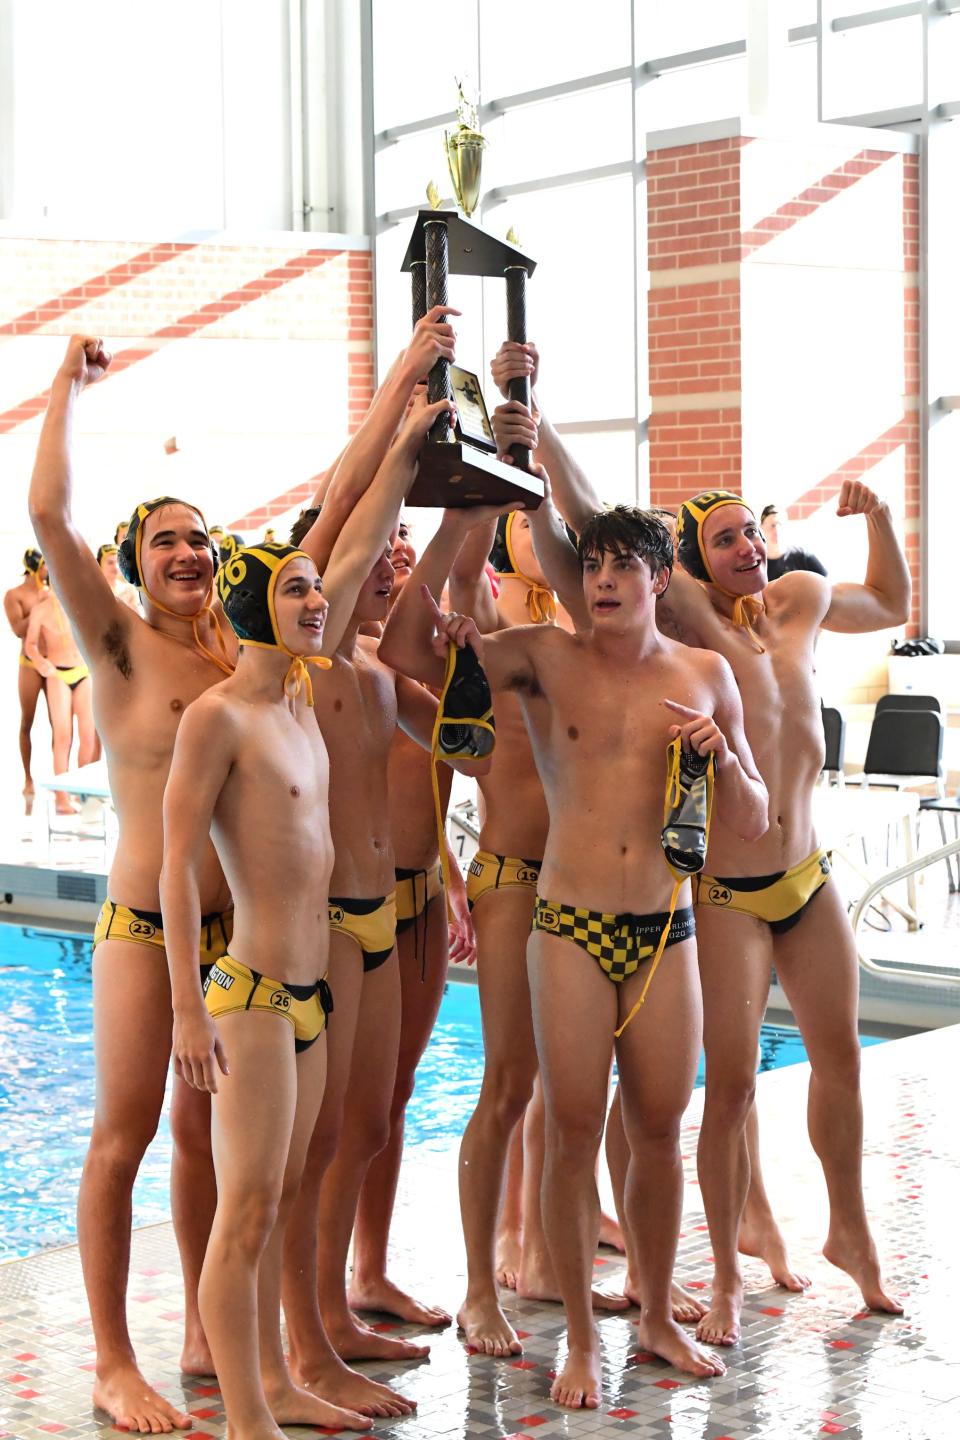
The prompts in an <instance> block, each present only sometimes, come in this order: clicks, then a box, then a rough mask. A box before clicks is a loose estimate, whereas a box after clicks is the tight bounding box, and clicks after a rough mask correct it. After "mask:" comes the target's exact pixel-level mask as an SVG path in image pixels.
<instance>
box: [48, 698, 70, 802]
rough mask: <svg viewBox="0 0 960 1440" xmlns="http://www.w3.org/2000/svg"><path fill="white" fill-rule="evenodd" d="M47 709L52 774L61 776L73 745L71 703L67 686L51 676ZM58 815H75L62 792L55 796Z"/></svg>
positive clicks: (68, 798)
mask: <svg viewBox="0 0 960 1440" xmlns="http://www.w3.org/2000/svg"><path fill="white" fill-rule="evenodd" d="M47 709H48V710H49V712H50V729H51V731H52V732H53V773H54V775H62V774H63V772H64V771H65V770H69V769H70V749H71V746H72V745H73V701H72V698H71V695H70V687H69V685H65V684H64V683H63V681H62V680H58V679H57V678H56V676H53V675H51V676H50V678H49V679H48V681H47ZM55 804H56V811H57V814H58V815H75V814H76V809H77V807H76V806H75V805H74V803H73V801H72V800H71V799H70V796H69V795H68V794H67V793H66V791H64V790H58V791H57V792H56V795H55Z"/></svg>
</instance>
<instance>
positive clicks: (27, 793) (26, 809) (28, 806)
mask: <svg viewBox="0 0 960 1440" xmlns="http://www.w3.org/2000/svg"><path fill="white" fill-rule="evenodd" d="M35 798H36V796H35V793H34V789H33V786H32V785H24V787H23V813H24V815H32V814H33V802H34V800H35Z"/></svg>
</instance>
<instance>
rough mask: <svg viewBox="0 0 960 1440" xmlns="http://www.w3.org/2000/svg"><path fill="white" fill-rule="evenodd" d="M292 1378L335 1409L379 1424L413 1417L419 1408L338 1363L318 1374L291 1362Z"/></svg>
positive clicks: (384, 1386)
mask: <svg viewBox="0 0 960 1440" xmlns="http://www.w3.org/2000/svg"><path fill="white" fill-rule="evenodd" d="M289 1365H290V1374H291V1375H292V1376H293V1378H294V1380H295V1381H296V1382H297V1383H298V1384H300V1385H302V1386H303V1388H304V1390H311V1391H313V1393H314V1394H315V1395H319V1396H321V1397H322V1399H324V1400H327V1401H329V1402H330V1403H331V1404H333V1405H341V1406H344V1407H345V1408H346V1409H347V1410H355V1411H357V1412H359V1414H361V1415H372V1416H373V1417H374V1419H377V1420H389V1419H392V1418H393V1417H394V1416H397V1415H412V1414H413V1412H414V1411H415V1410H416V1408H417V1402H416V1400H408V1399H407V1398H406V1396H405V1395H401V1394H400V1393H399V1391H397V1390H391V1389H390V1387H389V1386H388V1385H381V1384H380V1383H379V1381H377V1380H370V1379H368V1378H367V1376H366V1375H360V1374H358V1373H357V1371H356V1370H351V1369H350V1368H349V1366H347V1365H344V1364H342V1363H340V1362H339V1361H335V1362H334V1364H333V1365H329V1364H325V1365H323V1366H322V1367H321V1368H320V1369H318V1370H312V1369H307V1368H301V1367H299V1366H296V1365H295V1364H294V1363H293V1360H292V1359H291V1360H290V1362H289Z"/></svg>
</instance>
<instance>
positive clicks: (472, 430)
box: [401, 83, 543, 510]
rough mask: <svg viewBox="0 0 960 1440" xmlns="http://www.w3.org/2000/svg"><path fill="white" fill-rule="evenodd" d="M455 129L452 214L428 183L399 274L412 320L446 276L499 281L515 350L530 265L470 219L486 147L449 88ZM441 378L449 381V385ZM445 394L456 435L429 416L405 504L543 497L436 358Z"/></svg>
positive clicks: (521, 453)
mask: <svg viewBox="0 0 960 1440" xmlns="http://www.w3.org/2000/svg"><path fill="white" fill-rule="evenodd" d="M457 88H458V91H459V96H460V103H459V106H458V111H457V119H458V123H457V125H456V127H455V128H454V129H453V130H448V131H447V132H446V134H445V137H444V139H445V142H446V150H447V162H448V164H449V167H450V178H451V180H452V182H453V189H454V194H455V196H456V201H457V205H458V206H459V209H457V210H444V209H442V208H440V199H439V196H438V195H436V191H435V189H434V187H433V185H432V184H431V185H430V187H429V189H428V195H429V197H430V199H431V202H432V203H433V208H431V209H429V210H421V211H420V212H419V214H418V215H417V219H416V223H415V225H414V230H413V234H412V236H411V237H410V244H409V245H408V246H407V253H406V255H405V256H404V258H403V264H402V266H401V269H403V270H409V272H410V275H411V279H412V282H413V323H414V325H416V323H417V321H418V320H420V319H421V318H422V317H423V316H424V315H425V314H426V313H427V311H428V310H429V309H430V308H431V307H432V306H434V305H446V304H448V303H449V297H448V294H447V277H448V275H484V276H491V277H494V276H501V275H502V276H503V278H504V280H505V281H506V289H507V337H508V339H510V340H517V341H520V342H521V343H523V342H524V341H525V340H526V338H527V300H526V286H527V276H528V275H532V274H533V271H534V268H535V266H536V261H535V260H531V259H530V257H529V256H528V255H524V254H523V253H522V252H521V250H520V249H519V248H518V246H516V245H513V244H510V242H509V241H506V240H497V239H496V238H495V237H494V236H492V235H488V234H487V232H486V231H485V230H483V229H482V228H481V226H479V225H475V224H474V223H473V221H472V220H471V219H470V216H471V215H472V214H473V212H474V210H475V209H476V208H477V204H478V202H479V199H480V172H481V167H482V161H483V151H484V147H485V146H486V143H487V142H486V140H485V139H484V137H483V135H482V134H481V133H480V131H479V129H478V128H477V109H476V106H475V105H473V104H471V103H470V102H469V101H468V100H467V98H466V96H465V95H464V92H463V86H462V84H460V83H458V87H457ZM451 376H452V380H453V384H452V385H451ZM451 395H452V397H453V399H454V401H455V403H456V406H457V414H458V423H457V427H456V431H454V430H452V429H451V426H450V421H449V417H448V416H447V415H446V414H443V415H441V416H439V418H438V419H437V421H436V422H435V424H434V425H433V428H432V429H431V431H430V434H429V435H428V436H427V439H426V441H425V442H424V446H423V449H422V451H421V454H420V468H419V471H418V474H417V478H416V480H415V481H414V484H413V489H412V490H411V492H410V495H409V497H408V501H407V503H408V504H410V505H430V506H439V507H444V508H446V507H449V506H454V507H457V506H468V505H505V504H509V503H510V501H513V500H522V501H523V503H524V506H525V507H526V508H527V509H530V510H533V509H536V507H537V506H538V505H539V503H540V501H541V500H542V499H543V485H542V482H541V481H539V480H538V479H537V478H536V477H535V476H533V475H530V474H528V473H527V471H528V469H529V466H530V451H529V450H527V449H525V448H523V447H522V446H519V445H515V446H514V447H513V448H512V450H511V456H512V458H513V464H512V465H505V464H504V463H503V462H502V461H501V460H498V459H497V458H496V445H495V443H494V440H493V432H492V430H491V429H490V422H489V419H488V417H487V413H486V408H485V406H484V403H483V395H482V393H481V391H480V385H479V382H478V381H477V378H476V376H474V375H471V374H470V373H469V372H467V371H462V370H458V369H457V367H456V366H454V367H452V368H451V366H450V363H449V361H447V360H446V359H440V360H438V361H437V362H436V364H435V365H434V367H433V369H432V370H431V371H430V376H429V380H428V397H429V399H430V400H431V401H434V400H442V399H443V398H444V397H445V396H451ZM510 398H511V400H521V401H522V402H523V403H524V404H525V405H529V404H530V381H529V379H528V377H526V376H524V377H522V378H518V379H515V380H511V381H510Z"/></svg>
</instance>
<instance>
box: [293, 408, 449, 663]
mask: <svg viewBox="0 0 960 1440" xmlns="http://www.w3.org/2000/svg"><path fill="white" fill-rule="evenodd" d="M452 408H453V407H452V403H451V402H450V401H449V400H438V401H436V402H435V403H434V404H433V405H416V406H414V408H413V409H412V410H411V411H410V414H409V415H408V416H407V419H406V420H405V421H404V424H403V428H402V429H401V431H400V434H399V436H398V437H397V442H396V444H395V445H393V446H391V448H390V450H389V451H388V452H387V455H386V458H385V459H384V461H383V464H382V465H381V466H380V468H379V470H378V471H377V473H376V476H375V477H374V481H373V484H372V485H371V486H370V488H369V490H367V491H366V493H365V494H364V495H363V497H362V498H361V499H360V501H359V502H358V503H357V505H356V507H355V508H354V509H353V511H352V512H351V514H350V516H349V518H348V520H347V522H346V524H345V525H344V527H343V529H342V530H341V531H340V533H339V534H338V536H337V538H336V541H335V543H334V546H333V550H332V552H331V555H330V560H329V563H328V565H327V567H326V569H325V570H324V571H323V589H324V594H325V595H326V597H327V602H328V605H329V609H328V610H327V620H326V624H325V625H324V629H323V653H324V655H332V654H333V653H334V651H335V650H336V648H337V646H338V645H339V644H340V641H341V640H342V639H343V636H344V633H345V632H346V629H347V626H348V625H349V623H350V617H351V616H352V614H353V608H354V606H355V605H356V603H357V596H358V595H359V593H360V587H361V586H362V585H363V582H364V580H366V578H367V576H368V575H369V573H370V570H371V567H372V566H373V565H374V563H375V562H376V560H377V557H378V556H379V555H382V554H383V552H384V550H385V549H386V547H387V542H388V540H389V539H390V532H391V530H392V529H393V527H394V526H395V525H396V523H397V515H398V514H399V512H400V506H401V505H402V504H403V499H404V496H405V495H406V493H407V491H408V490H409V489H410V486H411V484H412V483H413V477H414V475H415V474H416V470H417V456H418V455H419V453H420V447H421V445H422V444H423V441H424V439H425V438H426V435H427V431H428V430H429V429H430V426H431V425H432V424H433V422H434V420H435V419H436V417H437V416H438V415H439V414H440V412H441V411H442V410H445V409H446V410H452ZM325 513H326V512H325V511H323V512H321V514H320V516H319V518H318V519H317V521H316V522H315V524H314V526H313V528H312V529H311V530H310V531H309V532H308V534H307V536H306V538H305V540H304V542H303V545H302V547H301V548H302V549H304V550H305V551H306V552H307V554H308V555H314V550H313V548H312V547H311V537H312V536H313V534H314V532H315V531H316V530H317V528H318V526H320V525H321V524H322V522H323V517H324V514H325ZM314 558H316V557H315V556H314Z"/></svg>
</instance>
